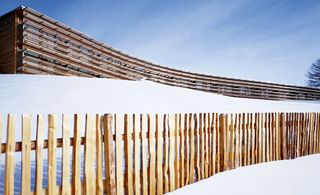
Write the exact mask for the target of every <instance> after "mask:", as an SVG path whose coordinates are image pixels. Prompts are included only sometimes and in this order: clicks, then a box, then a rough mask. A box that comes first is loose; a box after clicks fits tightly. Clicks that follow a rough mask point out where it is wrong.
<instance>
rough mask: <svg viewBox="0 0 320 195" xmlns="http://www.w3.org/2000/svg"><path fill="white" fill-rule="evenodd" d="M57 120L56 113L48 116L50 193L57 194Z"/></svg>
mask: <svg viewBox="0 0 320 195" xmlns="http://www.w3.org/2000/svg"><path fill="white" fill-rule="evenodd" d="M56 121H57V118H56V116H55V115H51V114H50V115H49V117H48V123H49V124H48V126H49V132H48V194H49V195H56V193H57V190H56V185H57V182H56V172H57V163H56V148H57V138H56Z"/></svg>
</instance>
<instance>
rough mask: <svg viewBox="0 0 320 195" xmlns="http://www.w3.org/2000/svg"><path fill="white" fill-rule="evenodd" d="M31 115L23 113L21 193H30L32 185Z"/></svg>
mask: <svg viewBox="0 0 320 195" xmlns="http://www.w3.org/2000/svg"><path fill="white" fill-rule="evenodd" d="M30 137H31V117H30V115H27V114H24V115H22V146H23V147H22V159H21V164H22V169H21V194H30V186H31V170H30V169H31V162H30V156H31V155H30V154H31V149H30V148H31V146H30V145H31V139H30Z"/></svg>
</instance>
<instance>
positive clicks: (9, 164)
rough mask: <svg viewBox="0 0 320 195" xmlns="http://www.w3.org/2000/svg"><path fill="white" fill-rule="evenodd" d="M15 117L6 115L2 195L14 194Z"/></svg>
mask: <svg viewBox="0 0 320 195" xmlns="http://www.w3.org/2000/svg"><path fill="white" fill-rule="evenodd" d="M16 119H17V116H16V115H12V114H9V115H8V123H7V143H6V169H5V171H6V173H5V186H4V187H5V188H4V194H5V195H11V194H13V192H14V168H15V158H14V156H15V144H16V143H15V139H16Z"/></svg>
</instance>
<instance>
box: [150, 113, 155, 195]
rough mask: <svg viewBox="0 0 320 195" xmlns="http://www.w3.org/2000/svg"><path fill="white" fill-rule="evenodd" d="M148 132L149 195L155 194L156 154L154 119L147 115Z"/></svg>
mask: <svg viewBox="0 0 320 195" xmlns="http://www.w3.org/2000/svg"><path fill="white" fill-rule="evenodd" d="M148 131H149V159H150V164H149V194H150V195H154V194H156V172H155V169H156V153H155V139H154V134H155V133H154V132H155V123H154V117H153V116H150V115H149V114H148Z"/></svg>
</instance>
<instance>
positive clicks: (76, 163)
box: [72, 114, 81, 195]
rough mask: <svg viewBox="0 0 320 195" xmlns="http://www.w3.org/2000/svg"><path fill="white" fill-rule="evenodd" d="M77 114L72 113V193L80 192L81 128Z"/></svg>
mask: <svg viewBox="0 0 320 195" xmlns="http://www.w3.org/2000/svg"><path fill="white" fill-rule="evenodd" d="M80 121H81V120H80V118H79V115H77V114H75V115H74V129H73V139H74V142H73V157H72V158H73V159H72V194H78V195H79V194H81V178H80V177H81V130H80Z"/></svg>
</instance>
